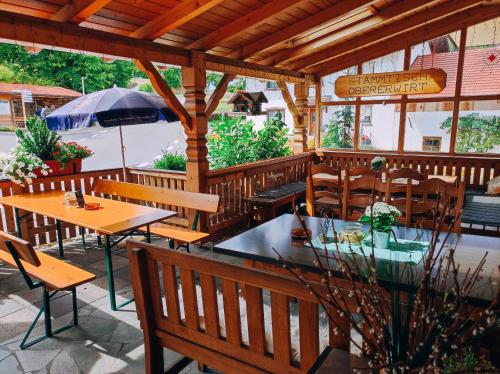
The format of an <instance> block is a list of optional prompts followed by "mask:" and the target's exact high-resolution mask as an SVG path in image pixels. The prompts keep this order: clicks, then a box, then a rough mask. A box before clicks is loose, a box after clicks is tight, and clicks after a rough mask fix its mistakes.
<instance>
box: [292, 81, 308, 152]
mask: <svg viewBox="0 0 500 374" xmlns="http://www.w3.org/2000/svg"><path fill="white" fill-rule="evenodd" d="M308 91H309V85H308V83H307V82H305V83H296V84H295V85H294V94H295V107H296V108H297V114H298V116H297V117H295V118H294V128H293V153H303V152H306V151H307V123H308V120H309V115H308V108H307V96H308V93H309V92H308Z"/></svg>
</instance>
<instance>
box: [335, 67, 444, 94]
mask: <svg viewBox="0 0 500 374" xmlns="http://www.w3.org/2000/svg"><path fill="white" fill-rule="evenodd" d="M445 87H446V72H445V71H444V70H443V69H422V70H405V71H396V72H392V73H375V74H360V75H346V76H342V77H339V78H337V80H336V81H335V95H337V96H338V97H358V96H387V95H418V94H431V93H438V92H441V91H442V90H444V88H445Z"/></svg>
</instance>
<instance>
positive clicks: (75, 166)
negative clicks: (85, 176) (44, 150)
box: [49, 142, 93, 174]
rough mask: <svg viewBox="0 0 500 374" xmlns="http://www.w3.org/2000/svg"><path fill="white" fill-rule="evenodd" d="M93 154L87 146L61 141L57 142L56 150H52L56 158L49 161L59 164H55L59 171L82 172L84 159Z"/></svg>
mask: <svg viewBox="0 0 500 374" xmlns="http://www.w3.org/2000/svg"><path fill="white" fill-rule="evenodd" d="M92 155H93V153H92V151H91V150H90V149H89V148H88V147H86V146H82V145H79V144H77V143H76V142H68V143H64V142H60V143H56V145H55V147H54V152H52V156H53V157H54V160H53V161H49V163H51V162H53V163H56V164H58V165H54V167H59V169H58V171H59V173H65V174H66V173H68V172H69V174H72V173H80V172H81V171H82V160H83V159H84V158H87V157H90V156H92Z"/></svg>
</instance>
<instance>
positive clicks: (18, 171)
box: [0, 147, 51, 187]
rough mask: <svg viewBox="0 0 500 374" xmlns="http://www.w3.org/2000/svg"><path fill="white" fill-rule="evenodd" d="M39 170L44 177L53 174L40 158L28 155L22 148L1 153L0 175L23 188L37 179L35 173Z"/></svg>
mask: <svg viewBox="0 0 500 374" xmlns="http://www.w3.org/2000/svg"><path fill="white" fill-rule="evenodd" d="M37 169H38V170H39V171H40V174H42V175H43V176H47V175H48V174H49V173H50V172H51V170H50V169H49V167H48V166H47V165H45V164H44V163H43V161H42V160H41V159H40V158H39V157H38V156H35V155H33V154H30V153H27V152H26V151H25V150H23V149H22V148H21V147H18V148H15V149H14V150H13V151H11V152H10V153H0V173H2V174H3V175H4V176H5V177H7V178H9V179H10V180H11V181H12V182H13V183H15V184H19V185H20V186H21V187H25V186H26V185H30V184H32V183H33V179H34V178H36V177H37V175H36V174H35V172H34V171H35V170H37Z"/></svg>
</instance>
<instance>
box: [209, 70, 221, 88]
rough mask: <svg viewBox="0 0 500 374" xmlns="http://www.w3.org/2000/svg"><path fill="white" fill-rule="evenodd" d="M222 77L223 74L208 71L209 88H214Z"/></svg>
mask: <svg viewBox="0 0 500 374" xmlns="http://www.w3.org/2000/svg"><path fill="white" fill-rule="evenodd" d="M221 79H222V74H218V73H207V89H209V90H210V89H214V88H215V87H217V85H218V84H219V82H220V80H221Z"/></svg>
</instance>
